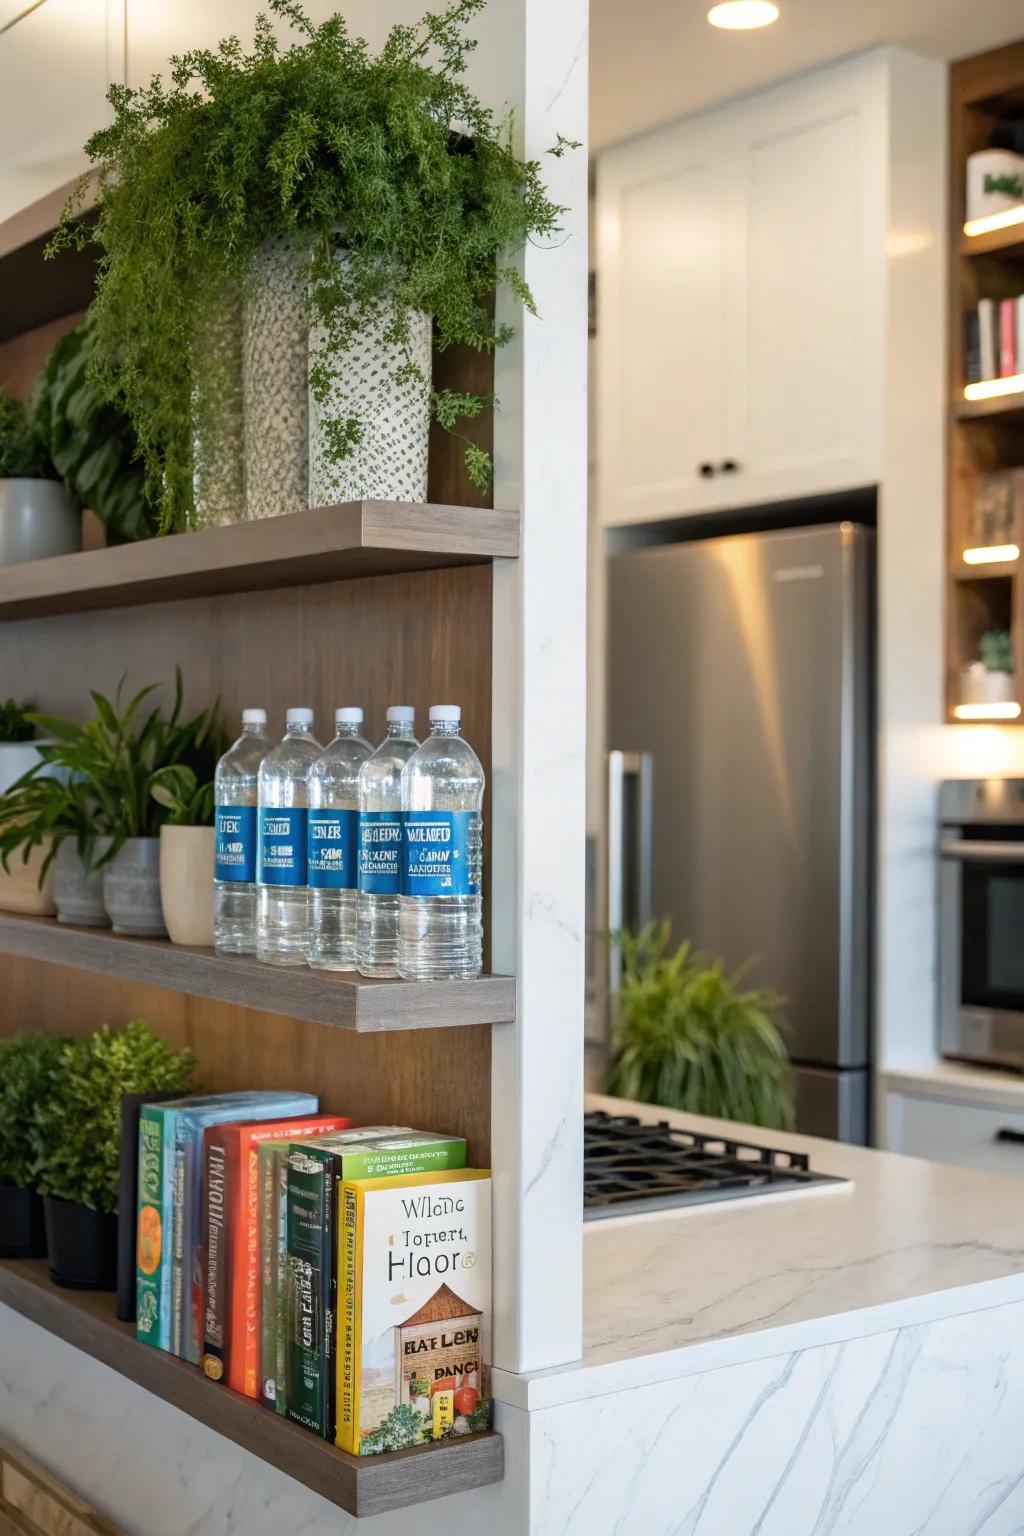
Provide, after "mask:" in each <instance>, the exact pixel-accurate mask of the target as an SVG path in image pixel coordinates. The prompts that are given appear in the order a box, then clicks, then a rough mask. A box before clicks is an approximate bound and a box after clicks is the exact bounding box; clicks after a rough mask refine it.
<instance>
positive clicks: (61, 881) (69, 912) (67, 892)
mask: <svg viewBox="0 0 1024 1536" xmlns="http://www.w3.org/2000/svg"><path fill="white" fill-rule="evenodd" d="M109 842H110V839H109V838H108V837H104V838H97V839H96V842H95V845H94V849H93V852H94V854H95V856H96V857H97V858H100V857H101V856H102V854H103V851H104V849H105V848H106V846H107V844H108V843H109ZM53 899H54V901H55V902H56V905H57V917H58V919H59V920H60V922H62V923H75V924H77V926H78V927H80V928H109V927H110V918H109V917H108V916H107V909H106V906H105V905H104V902H103V870H102V869H90V868H89V866H88V864H86V863H84V861H83V860H82V859H81V858H80V857H79V854H78V844H77V843H76V842H75V839H74V838H73V837H66V838H65V839H64V841H63V842H62V843H61V845H60V847H59V848H58V849H57V857H56V859H54V861H53Z"/></svg>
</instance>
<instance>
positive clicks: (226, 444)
mask: <svg viewBox="0 0 1024 1536" xmlns="http://www.w3.org/2000/svg"><path fill="white" fill-rule="evenodd" d="M194 351H195V359H194V361H195V374H194V377H195V379H196V381H197V383H196V388H195V391H194V393H193V408H194V412H195V423H196V425H195V441H194V447H193V452H194V458H195V467H194V471H193V489H194V494H195V503H196V518H197V521H198V522H199V523H200V524H201V525H203V526H204V527H208V528H216V527H220V526H222V525H224V524H225V523H240V522H242V521H244V519H245V455H244V440H245V428H244V415H243V410H242V303H241V300H240V299H237V300H236V301H235V302H234V303H233V304H230V305H228V306H227V308H226V309H225V310H224V312H223V314H222V315H220V316H219V317H218V318H217V320H216V321H215V322H214V324H213V325H210V326H208V327H206V328H205V330H204V331H203V333H202V335H201V336H198V337H197V338H196V341H195V344H194ZM207 378H209V379H211V380H214V381H215V392H214V394H213V397H212V398H211V397H210V396H209V395H207V394H205V393H204V392H203V383H204V380H206V379H207Z"/></svg>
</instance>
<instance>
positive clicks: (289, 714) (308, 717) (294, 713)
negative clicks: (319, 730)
mask: <svg viewBox="0 0 1024 1536" xmlns="http://www.w3.org/2000/svg"><path fill="white" fill-rule="evenodd" d="M285 720H286V721H287V723H288V724H289V725H312V724H313V711H312V710H311V709H289V710H287V711H286V712H285Z"/></svg>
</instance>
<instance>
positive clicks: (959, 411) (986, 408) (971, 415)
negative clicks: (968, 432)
mask: <svg viewBox="0 0 1024 1536" xmlns="http://www.w3.org/2000/svg"><path fill="white" fill-rule="evenodd" d="M953 414H954V415H955V416H956V417H957V419H958V420H959V421H974V420H977V419H978V418H981V417H988V416H1019V415H1022V414H1024V390H1019V391H1018V392H1017V393H1016V394H1013V395H994V396H993V397H992V398H991V399H990V400H965V399H964V398H963V396H962V395H961V397H960V398H959V399H958V400H956V401H955V402H954V405H953Z"/></svg>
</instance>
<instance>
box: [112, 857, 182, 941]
mask: <svg viewBox="0 0 1024 1536" xmlns="http://www.w3.org/2000/svg"><path fill="white" fill-rule="evenodd" d="M103 905H104V906H105V907H106V909H107V916H108V917H109V918H110V921H111V924H112V925H113V929H114V932H115V933H128V934H132V935H133V936H135V937H136V938H142V939H165V938H166V937H167V929H166V927H165V926H164V916H163V909H162V907H161V905H160V839H159V838H158V837H129V838H127V839H126V840H125V842H124V843H122V845H121V847H120V848H119V849H118V851H117V853H115V854H114V857H113V858H112V859H111V860H110V862H109V864H104V866H103Z"/></svg>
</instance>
